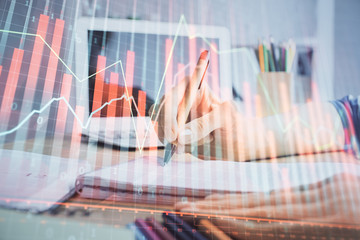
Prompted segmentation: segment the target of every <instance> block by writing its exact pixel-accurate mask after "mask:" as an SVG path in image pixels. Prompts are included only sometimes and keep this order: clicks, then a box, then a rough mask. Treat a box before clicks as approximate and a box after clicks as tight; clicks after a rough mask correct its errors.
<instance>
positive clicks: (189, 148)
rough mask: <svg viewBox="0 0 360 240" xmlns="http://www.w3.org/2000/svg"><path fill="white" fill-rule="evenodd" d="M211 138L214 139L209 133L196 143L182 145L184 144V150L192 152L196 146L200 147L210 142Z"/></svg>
mask: <svg viewBox="0 0 360 240" xmlns="http://www.w3.org/2000/svg"><path fill="white" fill-rule="evenodd" d="M213 140H214V137H213V136H212V135H211V134H210V135H207V136H206V137H204V138H202V139H200V140H199V141H198V142H197V143H192V144H187V145H183V146H184V151H185V152H187V153H192V152H194V150H195V147H196V146H197V147H201V146H203V145H205V144H209V143H211V142H212V141H213ZM198 150H199V149H198Z"/></svg>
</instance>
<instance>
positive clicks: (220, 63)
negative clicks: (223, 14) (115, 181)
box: [75, 18, 232, 149]
mask: <svg viewBox="0 0 360 240" xmlns="http://www.w3.org/2000/svg"><path fill="white" fill-rule="evenodd" d="M203 49H208V50H210V54H212V55H211V57H210V66H209V69H208V71H207V76H206V81H207V82H208V84H209V85H210V87H211V88H213V90H214V91H215V92H216V93H217V94H218V95H219V96H220V97H222V98H226V97H227V96H232V94H231V77H230V62H231V60H230V59H231V58H230V55H229V54H218V52H219V51H220V52H221V51H222V50H229V49H230V37H229V31H228V30H227V29H226V28H224V27H218V26H196V25H187V24H186V22H185V21H184V19H183V18H181V19H180V21H179V23H161V22H150V21H137V20H122V19H121V20H119V19H105V18H80V19H78V21H77V23H76V50H75V54H76V75H77V76H78V80H77V81H76V104H77V106H82V107H84V109H85V111H84V112H85V116H84V121H85V123H86V129H83V134H84V135H86V136H88V137H89V139H90V140H91V141H95V142H104V143H106V144H110V145H113V146H114V145H116V146H119V147H123V148H127V149H131V148H134V149H142V148H151V147H162V146H163V145H162V143H161V142H160V141H159V139H158V137H157V135H156V127H157V126H156V122H154V121H151V118H150V114H149V109H150V107H151V105H152V104H153V103H154V102H155V101H159V99H160V98H161V96H162V95H163V94H164V93H165V92H166V91H167V90H168V89H171V87H172V86H174V85H176V84H177V82H178V81H179V80H181V79H182V78H183V77H185V76H187V75H191V74H192V72H193V70H194V68H195V65H196V62H197V60H198V57H199V54H200V52H201V50H203ZM219 79H221V81H219Z"/></svg>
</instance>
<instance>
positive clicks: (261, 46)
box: [259, 40, 265, 72]
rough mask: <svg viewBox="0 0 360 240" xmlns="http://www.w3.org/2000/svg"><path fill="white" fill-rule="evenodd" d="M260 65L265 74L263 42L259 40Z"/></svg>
mask: <svg viewBox="0 0 360 240" xmlns="http://www.w3.org/2000/svg"><path fill="white" fill-rule="evenodd" d="M259 63H260V71H261V72H265V65H264V47H263V45H262V42H261V41H260V40H259Z"/></svg>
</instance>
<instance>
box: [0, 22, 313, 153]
mask: <svg viewBox="0 0 360 240" xmlns="http://www.w3.org/2000/svg"><path fill="white" fill-rule="evenodd" d="M181 27H184V28H185V30H186V31H187V32H188V34H189V35H188V37H189V39H194V38H200V39H202V40H203V41H204V42H205V43H206V44H207V45H208V46H209V48H210V49H211V50H212V51H213V52H214V53H217V54H219V55H220V54H229V53H236V52H244V53H245V54H246V56H247V58H248V59H249V61H250V63H251V64H252V66H253V70H254V72H255V73H256V72H257V70H256V67H255V65H254V64H256V63H254V62H253V61H252V60H251V55H250V50H249V49H247V48H245V47H241V48H231V49H228V50H218V49H217V48H216V47H215V46H214V45H213V44H211V42H209V41H208V40H207V39H206V38H205V37H204V36H202V35H199V34H193V35H191V33H190V30H189V27H188V24H187V22H186V19H185V17H184V15H181V17H180V20H179V22H178V26H177V30H176V33H175V35H174V39H173V43H172V46H171V49H170V51H169V56H168V58H167V61H166V65H165V70H164V73H163V74H162V78H161V81H160V86H159V90H158V92H157V94H156V98H155V102H154V104H158V101H159V99H160V92H161V89H162V87H163V85H164V81H165V78H166V74H167V71H168V68H169V65H170V62H171V58H172V56H173V54H174V48H175V45H176V43H177V39H178V36H179V33H180V30H181ZM0 32H5V33H11V34H18V35H26V36H34V37H38V38H40V40H41V41H43V42H44V44H45V45H46V46H47V47H48V48H49V49H50V51H51V52H52V53H53V54H54V55H55V56H56V57H57V58H58V59H59V61H60V62H61V63H62V64H63V65H64V67H65V68H66V69H67V70H68V71H69V73H70V74H71V75H72V76H73V77H74V78H75V80H76V81H79V82H84V81H86V80H88V79H90V78H92V77H93V76H95V75H97V74H100V73H102V72H104V71H106V70H107V69H109V68H111V67H113V66H115V65H117V64H119V65H120V68H121V72H122V76H123V80H124V85H125V91H126V93H125V94H124V95H123V96H121V97H119V98H115V99H112V100H111V101H109V102H106V103H104V104H103V105H102V106H101V107H99V108H98V109H96V110H94V111H93V112H91V114H90V116H89V118H88V119H87V121H86V123H85V122H83V121H81V119H80V118H79V117H78V116H77V114H76V112H75V111H74V109H73V108H72V107H71V105H70V104H69V102H68V101H67V100H66V99H65V98H64V97H58V98H52V99H51V100H50V101H49V102H47V103H46V104H45V105H44V106H43V107H42V108H40V109H38V110H33V111H31V112H30V113H29V114H28V115H27V116H26V117H25V118H24V119H23V120H22V121H21V122H20V123H19V124H18V125H17V126H15V127H14V128H12V129H10V130H7V131H4V132H0V136H5V135H8V134H11V133H13V132H15V131H17V130H18V129H19V128H20V127H21V126H23V125H24V124H25V122H26V121H28V120H29V119H30V118H31V116H33V115H34V114H37V113H41V112H43V111H44V110H45V109H46V108H47V107H49V106H50V105H51V104H52V103H53V102H56V101H61V100H62V101H64V102H65V104H66V105H67V106H68V107H69V110H70V112H71V113H72V114H73V115H74V117H75V119H76V120H77V121H78V122H79V124H80V125H81V127H82V128H87V127H88V126H89V123H90V121H91V119H92V117H93V115H94V114H96V113H97V112H99V111H101V110H102V109H103V108H104V107H105V106H107V105H109V104H111V103H112V102H114V101H120V100H123V99H125V100H126V101H128V103H129V107H130V113H131V116H132V122H133V125H134V129H135V136H136V139H137V144H138V150H139V151H140V152H142V149H143V146H144V144H145V140H146V137H147V135H148V133H149V129H150V125H147V126H146V132H145V135H144V139H143V142H142V143H141V144H140V142H139V139H138V133H137V130H136V124H135V120H134V115H133V112H132V109H131V101H132V102H133V104H134V106H135V108H136V110H137V112H138V107H137V105H136V103H135V100H134V98H133V97H132V96H130V95H129V89H128V87H127V83H126V78H125V73H124V69H123V66H122V61H121V60H118V61H116V62H114V63H112V64H110V65H108V66H106V67H105V68H103V69H100V70H98V71H96V72H95V73H93V74H91V75H89V76H87V77H85V78H82V79H80V78H79V77H78V76H77V75H76V74H75V73H74V72H73V71H72V70H71V68H70V67H69V66H68V65H67V64H66V63H65V61H64V60H63V59H62V58H61V57H60V56H59V55H58V54H57V52H56V51H55V50H54V49H53V48H52V47H51V46H50V45H49V44H48V43H47V42H46V40H45V39H44V38H43V37H42V36H41V35H39V34H34V33H24V32H17V31H10V30H4V29H0ZM259 80H260V85H261V87H262V90H263V91H264V93H265V97H266V99H267V102H268V103H269V104H270V107H271V108H272V109H273V110H274V113H276V112H275V109H274V105H273V103H272V101H271V99H270V97H269V93H268V90H267V89H266V87H265V86H264V84H263V82H262V79H261V78H260V79H259ZM130 100H131V101H130ZM161 107H162V106H160V107H159V108H157V109H159V110H160V109H161ZM155 109H156V108H153V110H152V112H151V114H150V118H151V119H153V116H154V114H155ZM138 114H139V112H138ZM138 116H140V115H138ZM296 121H299V122H300V123H301V124H302V125H304V126H305V127H308V126H309V124H307V123H306V122H304V121H303V120H302V119H300V118H298V117H296V118H295V119H293V120H292V121H291V122H290V123H289V124H288V126H283V124H282V122H281V120H280V118H279V117H277V122H278V124H279V126H280V128H281V130H282V131H283V132H287V131H289V129H291V127H292V126H293V125H294V123H295V122H296ZM149 124H151V122H150V123H149Z"/></svg>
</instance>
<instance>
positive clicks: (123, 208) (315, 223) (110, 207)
mask: <svg viewBox="0 0 360 240" xmlns="http://www.w3.org/2000/svg"><path fill="white" fill-rule="evenodd" d="M0 201H4V202H7V203H9V202H27V203H37V204H48V205H52V204H54V205H58V206H64V207H65V208H69V207H81V208H84V209H91V208H93V209H101V210H102V211H105V210H117V211H119V212H122V211H130V212H134V213H141V212H144V213H151V214H154V213H159V214H162V213H164V212H165V213H173V214H179V215H181V216H182V215H185V216H194V217H195V218H197V217H206V218H217V219H229V220H245V221H248V220H252V221H257V222H265V223H287V224H299V225H301V226H302V225H306V226H312V227H313V226H319V227H331V228H343V229H356V230H360V226H359V225H357V224H341V223H327V222H319V221H306V220H290V219H289V220H287V219H277V218H261V217H251V216H249V217H247V216H235V215H225V214H224V215H220V214H207V213H194V212H193V213H192V212H178V211H172V210H163V209H148V208H138V207H131V206H129V207H128V206H114V205H112V204H95V203H81V202H52V201H46V200H35V199H32V200H28V199H21V198H4V197H0Z"/></svg>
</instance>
